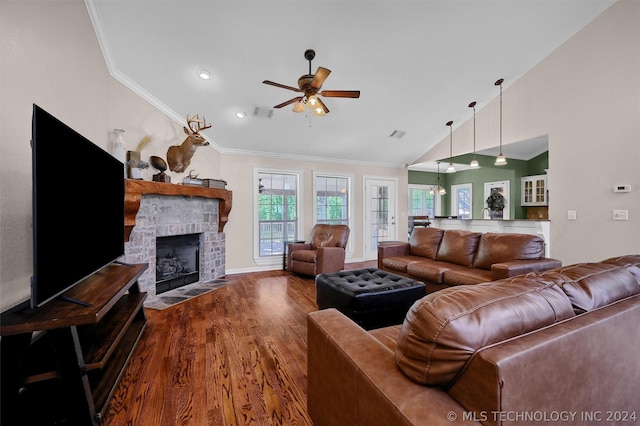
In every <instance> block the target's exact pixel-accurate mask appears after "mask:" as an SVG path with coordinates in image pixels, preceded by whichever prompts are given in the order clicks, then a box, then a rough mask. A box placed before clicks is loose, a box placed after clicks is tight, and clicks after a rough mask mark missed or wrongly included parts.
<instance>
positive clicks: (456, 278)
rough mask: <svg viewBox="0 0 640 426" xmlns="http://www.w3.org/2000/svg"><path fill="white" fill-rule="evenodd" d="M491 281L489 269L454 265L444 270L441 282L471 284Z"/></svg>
mask: <svg viewBox="0 0 640 426" xmlns="http://www.w3.org/2000/svg"><path fill="white" fill-rule="evenodd" d="M488 281H491V271H486V270H484V269H475V268H463V267H462V266H457V265H455V266H454V267H453V268H451V269H449V270H448V271H445V272H444V277H443V282H444V283H445V284H447V285H471V284H480V283H486V282H488Z"/></svg>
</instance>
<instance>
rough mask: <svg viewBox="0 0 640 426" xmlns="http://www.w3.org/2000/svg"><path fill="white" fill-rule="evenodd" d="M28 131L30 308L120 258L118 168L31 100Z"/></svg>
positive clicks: (120, 170)
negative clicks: (30, 182) (31, 193)
mask: <svg viewBox="0 0 640 426" xmlns="http://www.w3.org/2000/svg"><path fill="white" fill-rule="evenodd" d="M31 131H32V139H31V149H32V167H33V170H32V173H33V177H32V179H33V277H32V280H31V307H32V308H36V307H39V306H42V305H43V304H45V303H46V302H48V301H50V300H52V299H53V298H55V297H57V296H59V295H60V294H62V293H63V292H64V291H66V290H68V289H69V288H71V287H72V286H74V285H75V284H77V283H79V282H80V281H82V280H83V279H84V278H86V277H88V276H90V275H91V274H93V273H95V272H96V271H99V270H100V269H102V268H103V267H105V266H107V265H109V264H110V263H112V262H113V261H114V260H116V259H117V258H118V257H120V256H122V255H123V253H124V165H123V164H122V162H121V161H119V160H117V159H115V158H114V157H113V156H112V155H111V154H109V153H107V152H106V151H104V150H103V149H102V148H100V147H99V146H97V145H95V144H94V143H93V142H91V141H90V140H88V139H87V138H85V137H84V136H82V135H80V134H79V133H78V132H76V131H75V130H73V129H71V128H70V127H68V126H67V125H65V124H64V123H63V122H61V121H60V120H58V119H56V118H55V117H53V116H52V115H51V114H49V113H47V112H46V111H44V110H43V109H42V108H40V107H39V106H37V105H35V104H34V105H33V116H32V129H31Z"/></svg>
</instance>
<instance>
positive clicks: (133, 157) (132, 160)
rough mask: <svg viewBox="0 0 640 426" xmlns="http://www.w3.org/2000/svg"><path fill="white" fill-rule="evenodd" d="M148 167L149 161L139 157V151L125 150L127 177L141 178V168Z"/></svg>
mask: <svg viewBox="0 0 640 426" xmlns="http://www.w3.org/2000/svg"><path fill="white" fill-rule="evenodd" d="M148 167H149V163H147V162H146V161H142V160H141V159H140V151H127V176H128V177H129V179H139V180H142V170H144V169H146V168H148Z"/></svg>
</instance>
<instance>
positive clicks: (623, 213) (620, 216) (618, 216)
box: [613, 210, 629, 220]
mask: <svg viewBox="0 0 640 426" xmlns="http://www.w3.org/2000/svg"><path fill="white" fill-rule="evenodd" d="M613 220H629V210H614V211H613Z"/></svg>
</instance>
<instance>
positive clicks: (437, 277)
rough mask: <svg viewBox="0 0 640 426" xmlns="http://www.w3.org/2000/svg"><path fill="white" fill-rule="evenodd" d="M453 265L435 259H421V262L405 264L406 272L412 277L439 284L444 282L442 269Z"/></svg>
mask: <svg viewBox="0 0 640 426" xmlns="http://www.w3.org/2000/svg"><path fill="white" fill-rule="evenodd" d="M453 266H455V265H452V264H451V263H447V262H438V261H437V260H423V261H422V262H415V263H410V264H409V265H407V273H408V274H409V275H411V276H412V277H416V278H418V279H421V280H427V281H430V282H432V283H436V284H441V283H443V282H444V271H447V270H449V269H451V267H453Z"/></svg>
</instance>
